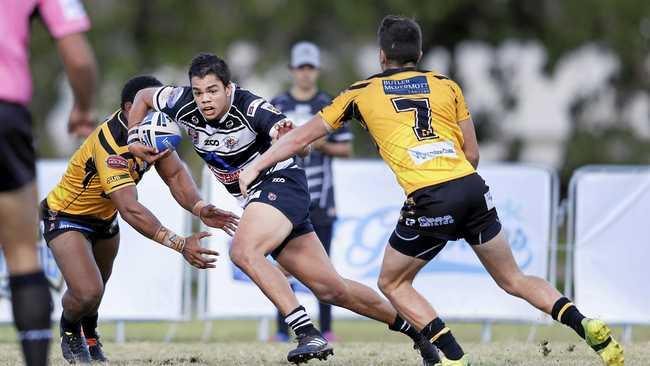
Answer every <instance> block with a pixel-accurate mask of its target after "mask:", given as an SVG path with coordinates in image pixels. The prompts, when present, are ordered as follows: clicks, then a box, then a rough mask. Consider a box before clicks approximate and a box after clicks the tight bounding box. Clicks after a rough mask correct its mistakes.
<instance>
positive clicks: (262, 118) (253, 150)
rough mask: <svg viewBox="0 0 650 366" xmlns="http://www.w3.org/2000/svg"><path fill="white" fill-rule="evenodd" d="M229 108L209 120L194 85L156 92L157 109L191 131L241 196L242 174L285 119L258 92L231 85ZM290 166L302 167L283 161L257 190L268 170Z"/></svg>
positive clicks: (205, 158) (227, 183)
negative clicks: (195, 96)
mask: <svg viewBox="0 0 650 366" xmlns="http://www.w3.org/2000/svg"><path fill="white" fill-rule="evenodd" d="M232 90H233V92H232V94H231V99H230V108H229V109H228V111H227V112H226V113H225V114H224V115H223V116H222V117H221V118H220V119H219V120H215V121H209V120H207V119H206V118H205V117H203V114H201V111H200V110H199V108H198V107H197V105H196V102H195V101H194V96H193V95H192V88H190V87H173V86H164V87H161V88H159V89H157V90H156V92H155V94H154V103H153V104H154V108H155V109H156V110H157V111H159V112H163V113H165V114H167V115H168V116H169V117H170V118H172V119H173V120H174V121H176V122H177V123H178V124H179V126H180V127H181V128H183V129H184V130H185V131H186V132H187V134H188V135H189V137H190V139H191V141H192V145H193V146H194V150H195V151H196V153H197V154H199V156H200V157H201V158H202V159H203V161H205V163H206V164H207V165H208V168H209V169H210V171H212V173H213V174H214V176H215V177H216V178H217V180H218V181H219V182H221V183H222V184H223V185H224V186H225V187H226V189H227V190H228V192H229V193H230V194H232V195H233V196H234V197H236V198H240V197H241V192H240V191H239V173H240V172H241V171H242V170H243V169H244V168H245V167H246V166H247V165H248V164H249V163H251V162H252V161H253V160H255V158H257V157H258V156H259V155H261V154H263V153H264V152H265V151H266V150H268V148H269V147H270V146H271V135H270V133H271V129H272V128H273V126H274V125H275V124H276V123H278V122H280V121H282V120H284V119H286V117H285V115H284V114H282V112H280V111H278V110H277V109H276V108H275V107H274V106H273V105H272V104H270V103H269V102H267V101H266V100H264V99H263V98H260V97H258V96H257V95H255V94H253V93H251V92H249V91H248V90H245V89H242V88H240V87H238V86H237V85H235V84H234V83H233V84H232ZM286 168H296V169H300V168H299V167H298V166H297V165H296V163H295V160H294V159H293V158H290V159H287V160H284V161H281V162H279V163H277V164H275V165H274V166H272V167H270V168H269V169H267V170H265V171H264V172H262V174H260V176H259V177H258V179H257V180H256V181H255V182H253V184H252V185H251V187H250V189H251V190H255V188H256V187H257V186H259V184H260V183H261V182H262V180H263V179H264V177H266V176H267V175H268V174H270V173H272V172H274V171H277V170H280V169H286Z"/></svg>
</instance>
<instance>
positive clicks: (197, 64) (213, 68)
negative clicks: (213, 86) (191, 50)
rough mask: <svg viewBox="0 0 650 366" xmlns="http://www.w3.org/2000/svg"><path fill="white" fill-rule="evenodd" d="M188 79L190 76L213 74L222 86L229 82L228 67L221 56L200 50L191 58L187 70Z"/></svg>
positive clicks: (200, 76) (201, 76)
mask: <svg viewBox="0 0 650 366" xmlns="http://www.w3.org/2000/svg"><path fill="white" fill-rule="evenodd" d="M188 74H189V77H190V81H192V77H194V76H197V77H199V78H204V77H206V76H207V75H208V74H214V75H215V76H216V77H217V78H218V79H219V80H221V82H222V83H223V86H228V84H230V68H228V64H227V63H226V61H224V60H223V59H222V58H220V57H218V56H217V55H215V54H212V53H204V52H201V53H199V54H198V55H196V56H195V57H194V58H193V59H192V63H191V64H190V70H189V72H188Z"/></svg>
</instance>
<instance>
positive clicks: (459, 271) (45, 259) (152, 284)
mask: <svg viewBox="0 0 650 366" xmlns="http://www.w3.org/2000/svg"><path fill="white" fill-rule="evenodd" d="M66 167H67V162H66V161H62V160H43V161H39V162H38V163H37V172H38V177H37V179H38V180H37V181H38V185H39V199H42V198H43V197H45V195H46V194H47V193H48V192H49V191H50V189H51V188H53V187H54V185H55V184H56V183H58V181H59V179H60V177H61V175H62V174H63V173H64V171H65V169H66ZM479 173H480V174H481V176H483V177H484V179H485V180H486V182H487V184H488V185H489V186H490V187H491V192H492V196H493V197H494V199H495V202H496V206H497V209H498V212H499V216H500V219H501V222H502V224H503V226H504V229H505V232H506V233H507V235H508V237H509V239H510V242H511V246H512V249H513V253H514V255H515V259H516V260H517V262H518V263H519V265H520V266H521V267H522V268H523V269H524V271H525V272H526V273H528V274H535V275H537V276H540V277H543V278H546V279H548V280H550V281H551V282H552V283H555V282H556V280H557V277H558V275H557V265H556V255H557V252H558V245H557V238H558V228H559V225H561V224H562V223H561V222H559V219H558V217H559V214H558V212H559V193H558V192H559V182H558V178H557V175H556V174H555V173H554V172H553V171H550V170H547V169H544V168H540V167H536V166H529V165H521V164H498V165H485V166H483V167H481V169H480V170H479ZM334 179H335V192H336V201H337V208H338V217H339V219H338V220H337V222H336V226H335V233H334V237H333V241H332V261H333V263H334V265H335V267H336V268H337V270H338V271H339V272H340V273H341V274H342V275H343V276H345V277H348V278H352V279H355V280H357V281H360V282H362V283H365V284H367V285H368V286H370V287H372V288H374V289H377V287H376V280H377V277H378V274H379V265H380V264H381V258H382V255H383V249H384V247H385V245H386V243H387V241H388V237H389V236H390V234H391V232H392V229H393V228H394V225H395V222H396V219H397V217H398V215H399V209H400V207H401V204H402V202H403V200H404V196H403V192H402V191H401V189H400V188H399V186H398V185H397V182H396V181H395V179H394V177H393V175H392V173H391V172H390V171H389V170H388V168H387V167H386V166H385V165H384V164H383V163H382V162H380V161H371V160H346V161H336V162H335V165H334ZM201 187H202V191H203V195H204V197H205V198H206V199H207V200H209V201H210V202H212V203H214V204H216V205H217V206H219V207H221V208H224V209H228V210H231V211H234V212H237V213H241V208H240V207H239V206H238V204H237V202H236V201H235V199H234V198H232V197H231V196H230V195H229V194H228V193H227V192H226V191H225V189H224V187H223V186H222V185H220V184H217V183H216V180H215V179H214V178H213V176H212V173H210V171H209V170H207V169H204V171H203V172H202V184H201ZM138 192H139V200H140V201H141V202H142V203H143V204H144V205H145V206H147V207H148V208H149V209H150V210H151V211H152V212H154V213H155V215H156V216H157V217H158V218H159V219H160V221H161V222H162V223H164V224H165V225H166V226H167V227H169V228H171V229H172V230H174V231H176V232H178V233H183V234H189V233H190V231H191V227H192V221H191V219H192V217H191V216H190V215H189V214H188V213H187V212H185V211H184V210H183V209H182V208H181V207H180V206H178V205H177V204H176V202H175V201H174V199H173V198H172V196H171V194H170V193H169V190H168V188H167V186H166V185H165V184H164V183H163V182H162V180H161V179H160V178H159V177H158V176H157V174H156V173H155V169H153V170H152V171H151V172H149V173H147V174H146V175H145V177H144V179H143V181H142V182H141V183H140V184H139V185H138ZM567 201H568V205H567V206H568V225H567V228H568V238H567V240H568V244H567V262H566V268H565V278H564V279H565V283H566V289H567V290H566V293H567V294H568V295H570V296H573V297H574V299H575V302H576V304H577V305H578V306H579V307H580V308H581V309H582V311H583V312H585V313H586V314H589V315H592V316H597V317H600V318H602V319H604V320H606V321H608V322H611V323H613V324H619V325H624V326H625V330H624V333H623V340H624V341H627V342H629V341H631V339H632V326H633V325H648V324H650V286H646V283H645V282H646V281H647V279H648V278H650V276H649V275H650V270H649V269H648V266H647V265H646V263H648V262H649V261H650V239H649V238H650V225H648V224H647V222H646V221H647V216H645V215H644V214H647V212H648V211H649V210H650V167H637V166H634V167H632V166H629V167H628V166H588V167H584V168H581V169H579V170H577V171H576V172H575V173H574V175H573V177H572V179H571V183H570V188H569V196H568V200H567ZM120 230H121V231H120V233H121V245H120V246H121V248H120V253H119V254H118V257H117V259H116V261H115V266H114V270H113V275H112V277H111V280H110V281H109V283H108V286H107V289H106V294H105V297H104V300H103V302H102V306H101V308H100V317H101V320H103V321H107V320H108V321H115V322H117V325H118V326H117V334H116V338H117V340H118V341H120V340H121V341H124V339H125V337H126V334H125V332H126V331H125V322H128V321H170V322H172V324H171V326H170V328H169V331H168V333H167V335H166V337H165V340H166V341H169V340H171V339H172V338H173V336H174V333H175V330H176V322H178V321H184V320H190V319H191V318H192V306H193V305H194V304H196V306H197V308H196V310H197V317H198V318H199V319H202V320H205V321H206V323H205V328H204V332H203V338H204V339H207V338H209V336H210V333H211V331H212V329H211V326H212V323H211V322H210V321H208V320H211V319H223V318H254V319H259V320H260V323H259V328H258V333H259V337H260V339H265V338H266V337H268V333H269V328H270V326H269V324H270V319H272V318H273V317H274V316H275V309H274V307H273V306H272V305H271V303H270V302H269V301H268V300H267V299H266V297H264V295H263V294H262V293H261V291H260V290H259V289H257V287H255V286H254V284H253V283H252V282H251V281H250V280H249V279H248V278H247V277H246V276H245V275H244V274H243V273H242V272H241V271H240V270H239V269H237V268H236V267H235V266H234V265H233V264H232V263H231V262H230V260H229V257H228V255H227V253H228V246H229V237H228V236H227V235H226V234H225V233H223V232H222V231H220V230H211V231H212V232H213V236H211V237H210V238H209V240H208V241H207V242H208V243H209V244H208V245H209V246H210V247H211V248H213V249H216V250H218V251H219V252H220V253H221V254H222V255H221V257H220V261H219V263H218V265H217V268H215V269H212V270H210V271H200V272H199V276H198V291H197V297H196V299H194V298H193V296H192V292H191V281H192V279H191V273H192V269H191V267H189V266H188V265H186V264H185V262H184V260H183V258H182V257H181V256H179V255H178V254H176V253H172V252H171V251H169V250H168V249H166V248H162V247H161V246H159V245H157V244H155V243H153V242H150V241H149V240H147V239H145V238H143V237H142V236H141V235H140V234H138V233H137V232H135V230H133V229H132V228H131V227H130V226H129V225H128V224H127V223H125V222H123V220H122V222H121V225H120ZM40 256H41V262H42V263H43V265H44V270H45V272H46V275H47V277H48V279H49V281H50V282H51V285H52V288H53V295H54V302H55V305H56V308H55V311H54V313H53V319H55V320H56V319H57V318H58V314H60V296H61V293H62V292H63V290H64V288H65V284H64V283H63V279H62V277H61V274H60V273H59V271H58V268H57V266H56V263H55V262H54V258H53V257H52V254H51V252H50V251H49V249H47V247H46V246H45V245H44V242H43V241H41V243H40ZM7 280H8V279H7V272H6V265H5V263H4V257H2V256H1V255H0V322H9V321H11V308H10V303H9V301H8V295H9V294H8V281H7ZM294 281H295V280H294ZM294 284H295V287H296V288H297V294H298V298H299V300H300V302H301V303H302V304H304V305H305V307H306V308H307V309H308V311H309V312H312V313H314V314H315V312H317V302H316V300H315V298H314V297H313V296H312V295H311V293H310V292H309V290H308V289H306V288H305V287H304V286H302V284H300V283H298V282H294ZM415 285H416V287H417V288H418V289H419V290H420V291H421V292H422V293H423V294H424V295H425V297H427V298H428V299H430V300H431V301H432V302H433V304H434V306H435V307H436V308H437V309H438V310H439V311H440V312H441V313H442V314H444V315H445V318H446V319H450V320H456V321H471V322H480V323H483V325H484V327H483V331H482V335H481V337H482V339H483V341H489V340H490V338H491V324H492V323H495V322H520V323H528V324H533V328H532V329H531V334H530V337H532V336H533V334H534V333H533V332H534V331H535V329H536V328H535V327H536V325H539V324H548V323H549V322H550V319H549V317H548V316H545V315H543V314H541V313H540V312H538V311H536V310H534V309H533V308H532V307H530V306H529V305H528V304H526V303H524V302H523V301H521V300H518V299H515V298H512V297H510V296H508V295H507V294H505V292H503V291H502V290H500V289H499V288H498V287H497V286H496V285H495V284H494V282H493V281H492V279H491V278H490V277H489V276H488V274H487V273H486V272H485V270H484V269H483V268H482V266H481V265H480V263H479V262H478V260H477V259H476V257H475V255H474V253H473V251H472V250H471V248H470V246H469V245H467V244H466V243H464V242H463V241H458V242H450V243H448V244H447V248H445V249H444V250H443V251H442V252H441V253H440V254H439V255H438V257H437V258H436V259H435V260H433V261H432V262H431V263H430V264H429V265H427V266H426V267H425V268H424V269H423V271H422V272H421V274H420V276H419V277H418V279H417V280H416V283H415ZM603 294H607V296H603ZM631 294H633V295H631ZM440 295H443V296H440ZM334 318H335V319H337V318H339V319H340V318H358V316H357V315H355V314H353V313H351V312H349V311H347V310H344V309H339V308H335V310H334Z"/></svg>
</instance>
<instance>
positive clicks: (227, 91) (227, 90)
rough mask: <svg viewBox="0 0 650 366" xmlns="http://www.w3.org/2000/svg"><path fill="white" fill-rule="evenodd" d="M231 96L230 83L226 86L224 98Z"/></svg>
mask: <svg viewBox="0 0 650 366" xmlns="http://www.w3.org/2000/svg"><path fill="white" fill-rule="evenodd" d="M231 94H232V83H228V86H226V96H227V97H228V98H230V95H231Z"/></svg>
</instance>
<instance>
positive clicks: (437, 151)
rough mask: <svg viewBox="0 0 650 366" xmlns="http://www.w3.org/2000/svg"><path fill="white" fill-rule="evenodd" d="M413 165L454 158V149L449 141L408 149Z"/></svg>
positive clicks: (455, 155)
mask: <svg viewBox="0 0 650 366" xmlns="http://www.w3.org/2000/svg"><path fill="white" fill-rule="evenodd" d="M408 152H409V155H410V156H411V159H412V160H413V162H414V163H415V165H420V164H423V163H426V162H427V161H429V160H433V159H436V158H456V157H457V156H458V155H457V154H456V148H455V147H454V144H453V143H452V142H450V141H439V142H432V143H430V144H425V145H419V146H416V147H413V148H410V149H408Z"/></svg>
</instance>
